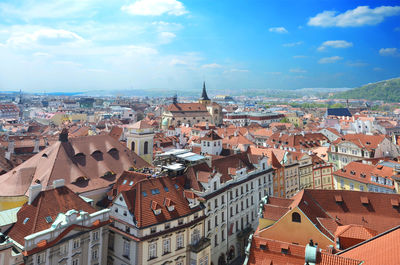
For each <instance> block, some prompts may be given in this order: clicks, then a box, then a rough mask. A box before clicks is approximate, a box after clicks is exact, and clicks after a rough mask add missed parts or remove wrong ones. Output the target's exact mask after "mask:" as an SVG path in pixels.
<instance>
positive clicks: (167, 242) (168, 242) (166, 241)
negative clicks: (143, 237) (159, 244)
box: [163, 238, 171, 255]
mask: <svg viewBox="0 0 400 265" xmlns="http://www.w3.org/2000/svg"><path fill="white" fill-rule="evenodd" d="M168 253H171V239H169V238H167V239H164V240H163V255H165V254H168Z"/></svg>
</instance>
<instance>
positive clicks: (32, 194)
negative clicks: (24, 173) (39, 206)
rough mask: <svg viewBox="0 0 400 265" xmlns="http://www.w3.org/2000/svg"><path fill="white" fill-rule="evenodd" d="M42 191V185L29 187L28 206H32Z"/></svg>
mask: <svg viewBox="0 0 400 265" xmlns="http://www.w3.org/2000/svg"><path fill="white" fill-rule="evenodd" d="M41 191H42V184H34V185H32V186H30V187H29V200H28V204H29V205H31V204H32V202H33V201H34V200H35V198H36V197H37V196H38V195H39V193H40V192H41Z"/></svg>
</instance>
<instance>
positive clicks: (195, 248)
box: [189, 237, 211, 253]
mask: <svg viewBox="0 0 400 265" xmlns="http://www.w3.org/2000/svg"><path fill="white" fill-rule="evenodd" d="M210 245H211V239H209V238H206V237H203V238H201V239H200V240H199V242H197V243H196V244H193V245H189V249H190V251H191V252H194V253H199V252H200V251H202V250H204V249H205V248H207V247H208V246H210Z"/></svg>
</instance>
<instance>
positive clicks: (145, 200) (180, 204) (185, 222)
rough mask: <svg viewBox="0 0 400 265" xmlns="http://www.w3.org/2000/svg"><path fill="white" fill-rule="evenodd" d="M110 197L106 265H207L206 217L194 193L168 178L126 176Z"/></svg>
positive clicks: (141, 175) (124, 175) (139, 174)
mask: <svg viewBox="0 0 400 265" xmlns="http://www.w3.org/2000/svg"><path fill="white" fill-rule="evenodd" d="M121 190H122V191H121ZM119 191H121V192H119ZM112 193H113V194H116V196H115V197H114V199H113V201H112V206H111V208H110V209H111V215H112V217H113V219H114V225H113V227H111V232H110V241H109V258H108V264H115V265H120V264H126V265H128V264H149V265H153V264H154V265H155V264H157V265H158V264H159V265H161V264H173V265H186V264H200V265H209V264H210V240H209V239H207V238H205V235H204V231H205V227H204V220H205V218H206V216H205V214H204V209H203V208H202V206H201V205H200V202H199V201H198V200H197V196H195V195H194V193H193V192H188V191H184V190H183V187H182V186H180V185H179V183H178V182H177V181H176V180H174V179H171V178H169V177H156V178H154V177H153V178H150V175H146V174H142V173H137V172H128V173H126V174H123V175H122V176H121V177H120V178H119V180H118V181H117V183H116V185H115V186H114V190H113V191H112Z"/></svg>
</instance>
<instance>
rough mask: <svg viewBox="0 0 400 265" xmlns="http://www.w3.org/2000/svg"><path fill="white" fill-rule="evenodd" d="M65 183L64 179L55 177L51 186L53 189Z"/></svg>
mask: <svg viewBox="0 0 400 265" xmlns="http://www.w3.org/2000/svg"><path fill="white" fill-rule="evenodd" d="M64 185H65V180H64V179H56V180H54V181H53V187H54V188H55V189H57V188H59V187H64Z"/></svg>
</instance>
